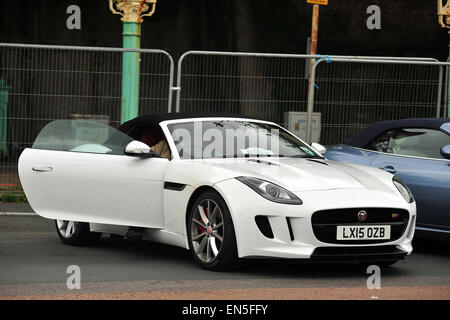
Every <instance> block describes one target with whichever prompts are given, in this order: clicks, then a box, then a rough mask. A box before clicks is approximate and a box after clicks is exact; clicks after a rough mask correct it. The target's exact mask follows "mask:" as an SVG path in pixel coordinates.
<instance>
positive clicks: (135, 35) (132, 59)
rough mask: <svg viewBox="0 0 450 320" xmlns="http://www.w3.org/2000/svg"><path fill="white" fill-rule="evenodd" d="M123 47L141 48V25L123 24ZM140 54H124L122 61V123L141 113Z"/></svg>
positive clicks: (134, 23)
mask: <svg viewBox="0 0 450 320" xmlns="http://www.w3.org/2000/svg"><path fill="white" fill-rule="evenodd" d="M123 47H124V48H125V49H139V48H140V47H141V24H140V23H137V22H128V21H124V22H123ZM139 61H140V53H139V52H124V53H123V61H122V110H121V115H120V121H121V123H124V122H125V121H128V120H131V119H133V118H136V117H137V116H138V113H139V69H140V62H139Z"/></svg>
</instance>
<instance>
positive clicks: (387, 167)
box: [380, 166, 397, 173]
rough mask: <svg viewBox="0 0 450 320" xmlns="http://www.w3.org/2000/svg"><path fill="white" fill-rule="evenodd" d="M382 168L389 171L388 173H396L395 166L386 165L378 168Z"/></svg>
mask: <svg viewBox="0 0 450 320" xmlns="http://www.w3.org/2000/svg"><path fill="white" fill-rule="evenodd" d="M380 169H383V170H384V171H387V172H390V173H396V172H397V170H395V168H394V167H393V166H386V167H384V168H380Z"/></svg>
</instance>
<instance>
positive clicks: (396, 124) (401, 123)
mask: <svg viewBox="0 0 450 320" xmlns="http://www.w3.org/2000/svg"><path fill="white" fill-rule="evenodd" d="M325 156H326V158H328V159H330V160H334V161H340V162H350V163H355V164H361V165H366V166H371V167H376V168H380V169H383V170H386V171H388V172H391V173H393V174H395V175H396V176H397V177H399V178H400V179H401V180H403V181H404V182H405V183H406V184H407V185H408V186H409V188H410V189H411V191H412V193H413V195H414V197H415V199H416V203H417V224H416V235H418V236H419V237H421V236H432V237H433V238H439V239H446V240H448V239H450V118H435V119H431V118H429V119H404V120H393V121H383V122H377V123H375V124H373V125H371V126H369V127H368V128H366V129H364V130H362V131H361V132H359V133H358V134H356V135H355V136H353V137H351V138H348V139H346V140H344V141H342V143H341V144H337V145H332V146H328V147H327V151H326V153H325Z"/></svg>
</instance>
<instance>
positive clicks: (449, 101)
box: [447, 32, 450, 118]
mask: <svg viewBox="0 0 450 320" xmlns="http://www.w3.org/2000/svg"><path fill="white" fill-rule="evenodd" d="M448 49H449V55H448V58H447V62H450V32H449V33H448ZM447 97H450V68H447ZM447 117H449V118H450V99H447Z"/></svg>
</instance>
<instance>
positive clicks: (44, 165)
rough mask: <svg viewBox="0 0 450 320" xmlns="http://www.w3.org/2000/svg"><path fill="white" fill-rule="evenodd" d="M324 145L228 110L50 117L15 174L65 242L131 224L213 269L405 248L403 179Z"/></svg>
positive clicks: (412, 208)
mask: <svg viewBox="0 0 450 320" xmlns="http://www.w3.org/2000/svg"><path fill="white" fill-rule="evenodd" d="M324 152H325V150H324V148H323V147H322V146H320V145H319V144H312V145H311V146H310V145H308V144H306V143H305V142H303V141H302V140H300V139H299V138H297V137H296V136H295V135H293V134H292V133H290V132H288V131H286V130H285V129H284V128H282V127H280V126H278V125H276V124H275V123H272V122H269V121H263V120H257V119H252V118H244V117H238V116H233V115H217V114H182V113H177V114H160V115H147V116H140V117H137V118H135V119H133V120H130V121H128V122H125V123H124V124H122V125H121V126H120V127H119V129H118V130H117V129H114V128H112V127H110V126H107V125H105V124H101V123H98V122H91V121H84V120H56V121H53V122H50V123H49V124H47V125H46V126H45V127H44V128H43V129H42V131H41V132H40V133H39V135H38V136H37V138H36V140H35V142H34V144H33V146H32V147H31V148H27V149H25V150H24V151H23V153H22V154H21V156H20V159H19V175H20V180H21V183H22V185H23V188H24V191H25V193H26V196H27V198H28V200H29V202H30V204H31V206H32V208H33V209H34V210H35V212H36V213H37V214H39V215H40V216H42V217H45V218H48V219H53V220H55V225H56V231H57V233H58V235H59V237H60V238H61V240H62V241H63V242H64V243H67V244H73V245H79V244H86V243H90V242H92V241H93V240H95V239H97V238H99V236H100V235H101V234H102V233H109V234H118V235H122V236H127V235H128V234H130V232H131V233H132V234H141V235H142V239H144V240H151V241H157V242H161V243H165V244H169V245H175V246H179V247H183V248H186V249H188V250H190V251H191V253H192V255H193V257H194V259H195V260H196V261H198V263H199V264H200V265H201V266H203V267H204V268H206V269H210V270H219V269H225V268H229V267H233V266H235V265H236V262H237V261H238V259H240V258H282V259H304V260H305V259H310V260H312V261H351V262H364V263H368V262H370V263H373V262H378V263H380V264H392V263H394V262H396V261H398V260H400V259H402V258H404V257H405V256H406V255H409V254H410V253H411V251H412V246H411V241H412V238H413V235H414V226H415V221H416V205H415V201H414V198H413V196H412V195H411V192H410V191H409V189H408V188H407V186H405V184H404V183H403V182H402V181H401V180H399V179H398V178H396V177H395V176H393V175H392V174H391V173H388V172H386V171H383V170H380V169H377V168H370V167H366V166H359V165H354V164H344V163H338V162H333V161H329V160H327V159H326V158H324V157H323V155H322V154H323V153H324Z"/></svg>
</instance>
